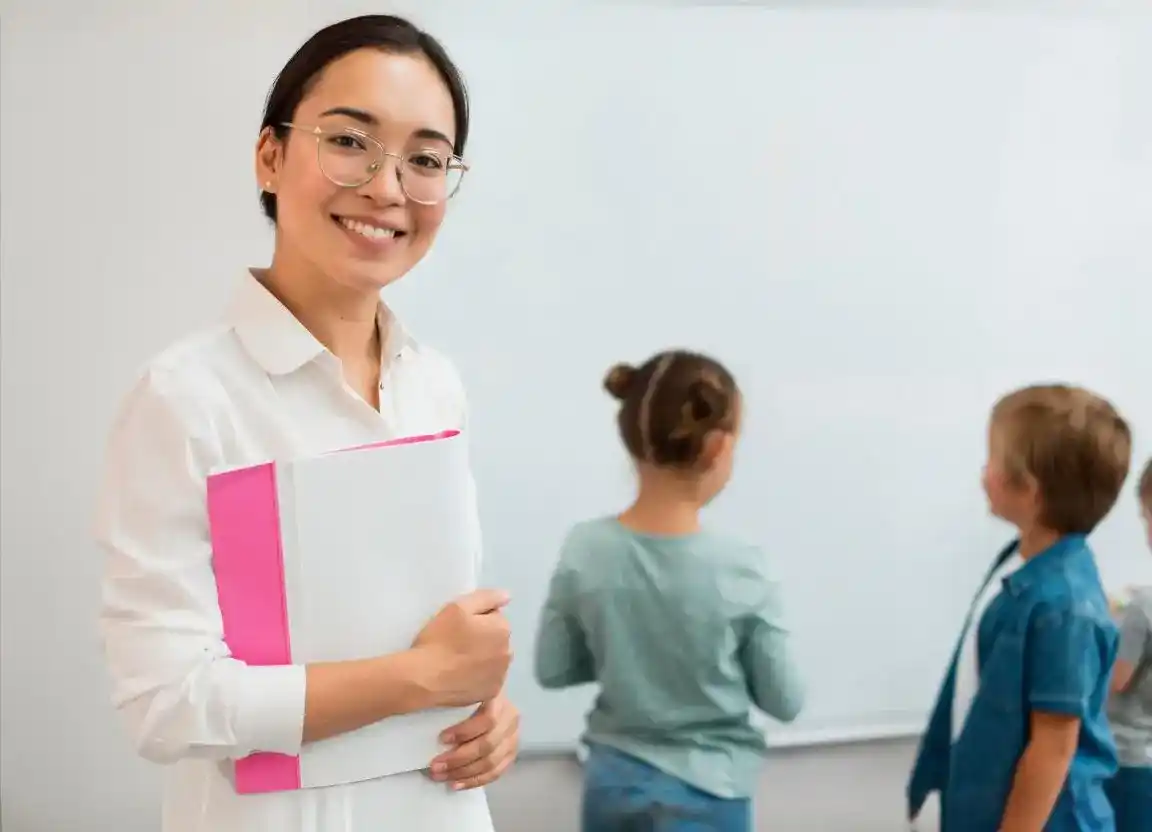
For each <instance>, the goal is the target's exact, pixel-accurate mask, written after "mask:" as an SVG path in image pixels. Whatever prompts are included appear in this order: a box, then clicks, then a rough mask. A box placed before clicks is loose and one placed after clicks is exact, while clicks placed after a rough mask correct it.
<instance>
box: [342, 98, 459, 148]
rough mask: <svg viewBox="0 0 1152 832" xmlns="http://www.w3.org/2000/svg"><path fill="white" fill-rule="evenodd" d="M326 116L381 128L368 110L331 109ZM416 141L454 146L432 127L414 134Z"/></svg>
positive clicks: (422, 128) (377, 120)
mask: <svg viewBox="0 0 1152 832" xmlns="http://www.w3.org/2000/svg"><path fill="white" fill-rule="evenodd" d="M326 116H346V117H347V118H350V119H352V120H353V121H358V122H360V123H361V124H363V125H364V126H365V127H379V126H380V119H378V118H376V116H374V115H372V113H370V112H368V111H367V110H361V109H358V108H356V107H331V108H329V109H327V110H325V111H324V112H322V113H321V114H320V118H324V117H326ZM412 137H413V138H416V139H429V140H431V141H437V142H444V144H446V145H448V146H449V147H452V146H453V143H452V140H451V139H450V138H448V136H446V135H445V134H444V133H442V132H440V131H439V130H433V129H432V128H431V127H421V128H420V129H419V130H417V131H415V132H414V133H413V134H412Z"/></svg>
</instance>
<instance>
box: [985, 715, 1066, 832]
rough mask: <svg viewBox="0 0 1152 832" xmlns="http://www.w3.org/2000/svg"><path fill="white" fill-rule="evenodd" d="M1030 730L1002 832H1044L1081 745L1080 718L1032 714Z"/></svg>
mask: <svg viewBox="0 0 1152 832" xmlns="http://www.w3.org/2000/svg"><path fill="white" fill-rule="evenodd" d="M1029 727H1030V738H1029V740H1028V746H1027V747H1026V748H1025V749H1024V754H1023V755H1022V756H1021V757H1020V761H1019V762H1018V763H1017V764H1016V777H1015V779H1014V780H1013V783H1012V792H1011V793H1010V794H1009V796H1008V806H1007V808H1006V809H1005V811H1004V820H1003V821H1002V822H1001V824H1000V830H999V832H1041V830H1042V829H1043V828H1044V825H1045V824H1046V823H1047V822H1048V816H1049V815H1051V814H1052V809H1053V807H1054V806H1055V805H1056V801H1057V799H1058V798H1059V797H1060V791H1061V789H1063V788H1064V781H1065V779H1067V777H1068V769H1069V768H1070V767H1071V765H1072V758H1073V757H1074V756H1075V755H1076V747H1077V745H1078V744H1079V742H1080V719H1079V718H1078V717H1074V716H1068V715H1066V714H1053V713H1044V712H1042V711H1033V712H1032V718H1031V719H1030V720H1029Z"/></svg>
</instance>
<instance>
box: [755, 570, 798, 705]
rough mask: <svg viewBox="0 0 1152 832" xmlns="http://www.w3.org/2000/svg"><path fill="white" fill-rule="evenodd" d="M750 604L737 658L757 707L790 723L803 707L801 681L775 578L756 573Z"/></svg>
mask: <svg viewBox="0 0 1152 832" xmlns="http://www.w3.org/2000/svg"><path fill="white" fill-rule="evenodd" d="M755 580H756V583H757V586H756V587H755V590H754V594H753V596H752V597H753V599H754V600H753V603H752V605H751V609H750V610H749V612H748V615H747V616H746V617H745V619H744V621H743V627H742V630H743V633H742V638H741V643H740V651H739V658H740V664H741V666H742V667H743V669H744V674H745V675H746V676H747V678H748V690H749V693H750V694H751V696H752V701H753V702H754V703H755V704H756V707H757V708H759V709H760V710H762V711H763V712H764V713H766V714H768V716H770V717H773V718H774V719H778V720H780V721H781V722H791V721H792V720H794V719H795V718H796V717H797V716H799V715H800V711H801V709H802V708H803V707H804V684H803V681H802V680H801V678H800V672H799V670H798V669H797V666H796V661H795V658H794V656H793V650H792V637H791V634H790V633H789V632H788V629H787V627H785V625H784V610H783V602H782V600H781V597H780V586H779V583H778V582H777V581H774V580H772V579H770V578H766V577H764V576H761V575H757V576H756V578H755Z"/></svg>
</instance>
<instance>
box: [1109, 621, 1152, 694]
mask: <svg viewBox="0 0 1152 832" xmlns="http://www.w3.org/2000/svg"><path fill="white" fill-rule="evenodd" d="M1149 645H1152V621H1149V619H1148V615H1147V613H1146V612H1145V611H1144V610H1143V609H1142V608H1141V606H1140V605H1139V604H1135V603H1132V604H1128V605H1127V607H1126V608H1125V610H1124V618H1123V620H1122V621H1121V623H1120V650H1119V653H1118V654H1117V656H1116V665H1115V667H1113V669H1112V692H1113V693H1125V692H1126V691H1127V690H1128V687H1129V686H1130V685H1131V684H1132V678H1133V677H1134V676H1135V675H1136V668H1137V667H1138V666H1139V665H1140V662H1141V661H1142V660H1143V659H1144V653H1145V651H1146V650H1148V646H1149Z"/></svg>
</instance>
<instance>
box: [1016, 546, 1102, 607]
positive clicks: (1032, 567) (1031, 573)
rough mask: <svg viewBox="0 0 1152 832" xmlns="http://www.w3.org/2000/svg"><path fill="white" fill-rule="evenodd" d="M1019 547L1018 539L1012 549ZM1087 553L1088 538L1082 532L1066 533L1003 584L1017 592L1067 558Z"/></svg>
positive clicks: (1056, 568)
mask: <svg viewBox="0 0 1152 832" xmlns="http://www.w3.org/2000/svg"><path fill="white" fill-rule="evenodd" d="M1018 547H1019V541H1017V542H1016V544H1015V545H1014V546H1013V549H1014V550H1015V549H1016V548H1018ZM1084 555H1088V556H1089V557H1091V551H1090V550H1089V548H1088V538H1087V536H1086V535H1082V534H1066V535H1064V536H1063V537H1061V538H1060V539H1059V540H1057V541H1056V542H1055V543H1053V544H1052V545H1051V546H1049V547H1048V548H1047V549H1045V550H1044V551H1043V552H1041V553H1040V554H1038V555H1035V556H1033V557H1031V558H1029V559H1028V560H1027V561H1025V562H1024V565H1023V566H1021V567H1020V568H1019V569H1017V570H1016V571H1015V572H1013V573H1012V574H1011V575H1009V576H1008V577H1007V578H1005V579H1004V586H1005V587H1007V588H1008V590H1009V591H1010V592H1012V593H1013V594H1019V593H1021V592H1023V591H1024V590H1025V589H1027V588H1028V587H1030V586H1031V585H1032V584H1034V583H1035V582H1036V581H1037V580H1039V579H1040V578H1041V577H1043V576H1044V574H1045V573H1047V572H1050V571H1052V570H1060V569H1061V568H1063V565H1064V564H1065V563H1066V562H1067V561H1068V560H1069V558H1077V557H1082V556H1084Z"/></svg>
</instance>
